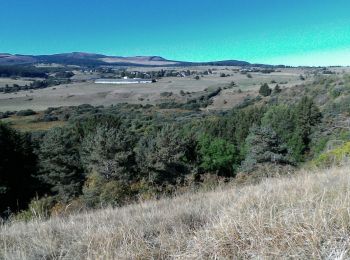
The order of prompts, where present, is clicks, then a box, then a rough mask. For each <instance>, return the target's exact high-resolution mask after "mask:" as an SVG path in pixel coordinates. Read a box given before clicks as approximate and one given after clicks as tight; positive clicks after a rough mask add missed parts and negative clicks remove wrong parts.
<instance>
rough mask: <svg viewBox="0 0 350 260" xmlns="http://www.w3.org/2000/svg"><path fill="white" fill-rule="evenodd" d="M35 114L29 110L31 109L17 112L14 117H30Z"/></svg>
mask: <svg viewBox="0 0 350 260" xmlns="http://www.w3.org/2000/svg"><path fill="white" fill-rule="evenodd" d="M35 114H36V112H35V111H33V110H31V109H27V110H21V111H18V112H17V113H16V116H32V115H35Z"/></svg>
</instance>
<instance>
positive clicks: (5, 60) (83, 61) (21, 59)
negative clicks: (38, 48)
mask: <svg viewBox="0 0 350 260" xmlns="http://www.w3.org/2000/svg"><path fill="white" fill-rule="evenodd" d="M38 63H55V64H62V65H79V66H103V65H104V66H107V65H113V66H194V65H198V66H205V65H210V66H220V65H221V66H249V65H251V64H250V63H249V62H245V61H238V60H226V61H211V62H187V61H173V60H167V59H165V58H163V57H160V56H135V57H121V56H107V55H102V54H94V53H85V52H72V53H61V54H53V55H20V54H9V53H0V65H24V64H27V65H31V64H38Z"/></svg>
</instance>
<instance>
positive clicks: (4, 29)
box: [0, 0, 350, 66]
mask: <svg viewBox="0 0 350 260" xmlns="http://www.w3.org/2000/svg"><path fill="white" fill-rule="evenodd" d="M102 3H103V4H102ZM349 8H350V2H348V1H345V0H336V1H333V2H315V1H311V0H307V1H300V0H297V1H291V0H289V1H283V2H281V1H277V0H273V1H269V2H268V3H267V2H266V1H262V0H252V1H249V3H247V2H246V1H243V0H237V1H229V0H222V1H220V2H212V1H210V0H204V1H200V2H199V1H194V0H192V1H185V0H179V1H177V2H175V3H174V2H171V1H161V0H154V1H152V4H150V3H147V2H145V1H141V0H135V1H132V2H123V1H112V0H104V1H97V0H91V1H88V2H87V1H83V0H75V1H68V0H61V1H53V0H50V1H44V0H33V1H30V3H29V2H27V1H24V0H13V1H11V2H10V1H4V3H3V5H2V9H3V10H4V12H3V14H2V16H1V17H0V22H1V24H2V26H1V28H0V33H1V36H2V37H1V38H0V53H12V54H14V53H17V54H54V53H66V52H74V51H78V52H89V53H101V54H106V55H113V56H150V55H152V56H162V57H164V58H166V59H171V60H181V61H216V60H230V59H235V60H243V61H248V62H251V63H265V64H284V65H292V66H329V65H343V66H346V65H350V29H349V26H348V25H349V24H350V16H349V15H348V10H349Z"/></svg>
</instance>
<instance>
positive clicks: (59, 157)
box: [39, 128, 84, 202]
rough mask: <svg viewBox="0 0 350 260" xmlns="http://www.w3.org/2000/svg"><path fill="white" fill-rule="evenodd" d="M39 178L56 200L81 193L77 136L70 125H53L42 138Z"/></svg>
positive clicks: (81, 173) (81, 179)
mask: <svg viewBox="0 0 350 260" xmlns="http://www.w3.org/2000/svg"><path fill="white" fill-rule="evenodd" d="M39 165H40V178H41V179H42V180H43V181H44V182H45V183H47V184H48V185H50V187H51V191H52V192H53V194H54V195H56V197H57V199H59V200H61V201H63V202H67V201H69V200H70V199H72V198H73V197H75V196H77V195H79V194H80V193H81V188H82V185H83V181H84V171H83V167H82V164H81V161H80V156H79V138H78V136H77V135H76V133H75V132H74V131H73V130H72V128H55V129H52V130H51V131H49V132H48V133H47V134H46V135H45V137H44V138H43V140H42V143H41V146H40V150H39Z"/></svg>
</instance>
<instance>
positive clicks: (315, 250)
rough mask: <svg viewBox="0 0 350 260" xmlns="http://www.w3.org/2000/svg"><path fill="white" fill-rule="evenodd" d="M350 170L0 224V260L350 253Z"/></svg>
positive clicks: (333, 255) (327, 255) (308, 256)
mask: <svg viewBox="0 0 350 260" xmlns="http://www.w3.org/2000/svg"><path fill="white" fill-rule="evenodd" d="M349 172H350V169H349V167H344V168H333V169H330V170H325V171H319V172H318V173H312V172H301V173H299V174H297V175H295V176H294V175H293V176H291V177H284V178H275V179H267V180H265V181H263V182H262V183H260V184H258V185H251V186H245V187H241V188H235V187H225V188H222V189H218V190H216V191H212V192H206V193H197V194H184V195H181V196H179V197H177V198H174V199H163V200H160V201H151V202H144V203H141V204H137V205H131V206H127V207H124V208H119V209H106V210H100V211H96V212H91V213H85V214H79V215H76V216H70V217H65V218H62V217H61V218H52V219H51V220H49V221H40V220H36V221H33V222H29V223H12V224H9V225H4V226H2V227H1V229H0V258H6V259H39V258H42V259H47V258H49V259H60V258H64V259H111V258H116V259H150V258H178V259H184V258H185V259H186V258H197V259H203V258H259V257H260V258H281V257H283V258H285V257H293V258H305V259H312V258H317V259H319V258H331V259H334V258H337V257H338V259H342V258H349V257H350V254H349V249H350V189H349V187H350V186H349V185H350V175H349Z"/></svg>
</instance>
